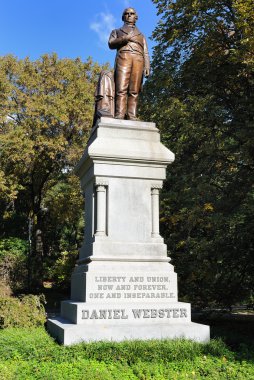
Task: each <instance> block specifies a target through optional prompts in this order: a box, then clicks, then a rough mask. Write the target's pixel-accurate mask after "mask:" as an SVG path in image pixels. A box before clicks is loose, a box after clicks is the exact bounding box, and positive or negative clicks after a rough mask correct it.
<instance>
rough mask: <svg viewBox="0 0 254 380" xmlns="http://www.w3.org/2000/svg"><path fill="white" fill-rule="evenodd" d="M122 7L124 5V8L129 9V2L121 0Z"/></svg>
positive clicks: (128, 0)
mask: <svg viewBox="0 0 254 380" xmlns="http://www.w3.org/2000/svg"><path fill="white" fill-rule="evenodd" d="M123 5H124V7H125V8H128V7H130V6H131V4H130V0H123Z"/></svg>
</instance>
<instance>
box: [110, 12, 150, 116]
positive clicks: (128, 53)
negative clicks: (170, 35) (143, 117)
mask: <svg viewBox="0 0 254 380" xmlns="http://www.w3.org/2000/svg"><path fill="white" fill-rule="evenodd" d="M137 19H138V15H137V12H136V11H135V9H133V8H126V9H125V10H124V11H123V15H122V20H123V21H124V25H123V26H122V27H121V28H120V29H115V30H113V31H112V32H111V34H110V37H109V42H108V44H109V47H110V49H117V55H116V61H115V118H116V119H124V118H127V119H128V120H137V100H138V94H139V92H140V89H141V85H142V79H143V76H145V77H148V76H149V73H150V62H149V55H148V49H147V42H146V39H145V37H144V35H143V34H142V33H141V32H140V31H139V30H138V28H137V27H136V25H135V24H136V21H137Z"/></svg>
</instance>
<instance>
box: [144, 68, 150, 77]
mask: <svg viewBox="0 0 254 380" xmlns="http://www.w3.org/2000/svg"><path fill="white" fill-rule="evenodd" d="M149 75H150V69H147V68H145V69H144V76H145V77H146V78H147V77H149Z"/></svg>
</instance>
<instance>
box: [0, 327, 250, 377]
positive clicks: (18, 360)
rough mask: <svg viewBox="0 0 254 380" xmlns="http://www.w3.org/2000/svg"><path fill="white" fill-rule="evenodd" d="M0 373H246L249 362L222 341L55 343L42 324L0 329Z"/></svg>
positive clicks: (211, 374) (123, 374)
mask: <svg viewBox="0 0 254 380" xmlns="http://www.w3.org/2000/svg"><path fill="white" fill-rule="evenodd" d="M0 338H1V339H0V342H1V344H0V370H1V377H2V378H3V379H14V378H15V379H47V378H50V379H59V378H63V379H84V378H85V379H101V380H105V379H117V380H118V379H140V380H144V379H158V380H160V379H163V380H164V379H171V378H172V379H186V378H191V379H203V378H204V377H205V378H207V379H251V378H252V377H253V375H254V367H253V362H251V361H250V362H248V361H246V360H244V356H242V360H241V361H238V360H237V354H236V353H234V352H232V351H230V350H229V349H228V348H227V347H226V346H225V344H224V343H223V342H222V341H218V340H217V341H216V340H213V341H211V343H209V344H205V345H202V344H198V343H193V342H189V341H181V340H180V341H166V340H165V341H147V342H140V341H133V342H122V343H112V342H107V343H106V342H104V343H103V342H98V343H90V344H78V345H74V346H71V347H64V346H59V345H58V344H56V343H55V342H54V341H53V339H52V338H50V337H49V335H48V334H47V333H46V332H45V331H44V330H43V329H42V328H40V329H38V328H37V329H6V330H3V331H0Z"/></svg>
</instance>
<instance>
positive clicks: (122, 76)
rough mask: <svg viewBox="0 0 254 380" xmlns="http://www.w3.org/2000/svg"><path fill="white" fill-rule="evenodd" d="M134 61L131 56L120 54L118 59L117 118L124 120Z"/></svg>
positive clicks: (116, 74)
mask: <svg viewBox="0 0 254 380" xmlns="http://www.w3.org/2000/svg"><path fill="white" fill-rule="evenodd" d="M131 66H132V60H131V57H130V54H128V53H120V54H119V55H118V57H117V59H116V69H115V89H116V93H115V97H116V105H115V117H116V118H121V119H124V117H125V114H126V108H127V92H128V86H129V81H130V74H131Z"/></svg>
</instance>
